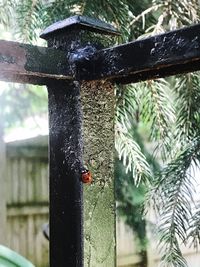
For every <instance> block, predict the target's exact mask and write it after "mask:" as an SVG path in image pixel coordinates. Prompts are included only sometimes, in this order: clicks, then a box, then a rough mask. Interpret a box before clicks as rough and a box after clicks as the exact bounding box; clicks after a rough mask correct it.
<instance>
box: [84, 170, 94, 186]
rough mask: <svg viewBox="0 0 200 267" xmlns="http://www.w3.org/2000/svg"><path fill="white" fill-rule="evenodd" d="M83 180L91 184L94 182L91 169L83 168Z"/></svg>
mask: <svg viewBox="0 0 200 267" xmlns="http://www.w3.org/2000/svg"><path fill="white" fill-rule="evenodd" d="M81 181H82V182H83V183H85V184H90V183H91V182H92V175H91V172H90V171H89V170H86V169H84V170H82V172H81Z"/></svg>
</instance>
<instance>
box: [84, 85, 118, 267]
mask: <svg viewBox="0 0 200 267" xmlns="http://www.w3.org/2000/svg"><path fill="white" fill-rule="evenodd" d="M81 99H82V105H83V133H84V138H83V139H84V157H83V158H84V162H85V166H86V167H87V168H88V169H89V170H90V171H91V172H92V176H93V183H92V184H91V185H90V186H88V185H85V186H84V244H85V251H84V267H115V266H116V262H115V257H116V255H115V254H116V251H115V245H116V244H115V196H114V165H113V160H114V99H115V97H114V86H113V85H112V84H110V83H108V82H105V81H99V82H90V83H89V82H88V83H83V84H82V86H81Z"/></svg>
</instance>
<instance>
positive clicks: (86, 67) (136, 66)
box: [77, 24, 200, 83]
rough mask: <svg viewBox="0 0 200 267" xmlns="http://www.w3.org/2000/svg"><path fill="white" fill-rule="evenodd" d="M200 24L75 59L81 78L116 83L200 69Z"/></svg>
mask: <svg viewBox="0 0 200 267" xmlns="http://www.w3.org/2000/svg"><path fill="white" fill-rule="evenodd" d="M199 33H200V24H198V25H194V26H191V27H187V28H182V29H180V30H176V31H171V32H168V33H165V34H161V35H157V36H153V37H149V38H146V39H142V40H137V41H134V42H130V43H127V44H124V45H120V46H116V47H112V48H108V49H104V50H101V51H98V52H96V53H95V54H94V55H93V57H92V59H91V60H90V61H88V60H85V61H83V60H82V61H81V62H77V65H78V68H79V73H80V74H81V76H80V78H81V79H86V80H90V79H94V80H96V79H103V78H107V79H109V80H113V81H115V82H117V83H131V82H138V81H141V80H148V79H154V78H159V77H165V76H170V75H175V74H180V73H184V72H192V71H196V70H200V34H199Z"/></svg>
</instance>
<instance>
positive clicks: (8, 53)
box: [0, 40, 72, 84]
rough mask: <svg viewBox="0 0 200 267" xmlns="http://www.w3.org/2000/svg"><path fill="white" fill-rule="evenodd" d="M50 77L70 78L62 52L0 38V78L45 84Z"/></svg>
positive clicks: (9, 80)
mask: <svg viewBox="0 0 200 267" xmlns="http://www.w3.org/2000/svg"><path fill="white" fill-rule="evenodd" d="M66 73H68V74H66ZM52 79H58V80H60V79H65V80H66V79H72V75H70V71H69V68H68V64H67V59H66V55H65V53H64V52H62V51H60V50H56V49H52V48H46V47H39V46H33V45H28V44H21V43H17V42H8V41H1V40H0V80H3V81H8V82H20V83H30V84H47V83H48V82H49V81H51V80H52Z"/></svg>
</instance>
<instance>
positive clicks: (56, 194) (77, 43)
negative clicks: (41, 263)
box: [43, 25, 115, 267]
mask: <svg viewBox="0 0 200 267" xmlns="http://www.w3.org/2000/svg"><path fill="white" fill-rule="evenodd" d="M64 28H65V31H66V32H64V31H61V30H60V28H59V29H58V31H55V29H54V28H53V33H51V34H50V35H49V34H47V36H49V38H47V39H48V46H49V47H53V48H56V49H60V50H62V51H65V53H66V57H67V60H68V61H69V62H70V71H71V73H73V76H74V77H75V80H76V81H74V82H73V83H71V84H70V87H69V86H66V90H67V91H68V93H67V92H66V91H65V89H64V88H63V90H60V86H61V87H63V86H62V85H60V83H58V82H55V84H54V86H53V88H54V89H53V91H52V85H51V84H49V85H48V91H49V99H50V102H49V103H50V105H49V111H50V210H51V211H52V212H51V213H50V266H52V267H55V266H56V267H57V266H58V267H63V266H64V265H66V266H68V265H69V266H74V267H75V266H77V267H82V266H83V263H82V261H81V257H82V259H83V246H82V244H83V236H82V228H81V227H82V223H81V222H82V210H79V216H78V210H76V212H77V214H76V218H77V220H76V221H75V217H73V214H74V212H73V207H72V208H71V209H72V211H70V210H68V212H67V208H66V207H68V209H69V207H70V205H71V203H74V202H79V203H81V204H82V195H81V191H80V184H79V183H81V179H80V180H79V183H78V182H73V183H72V182H69V181H68V180H72V181H77V178H78V174H79V175H80V176H79V177H80V178H81V174H82V172H81V168H84V164H82V165H81V164H80V162H82V161H81V159H82V152H81V149H79V148H77V147H76V145H77V144H78V143H79V142H80V141H81V136H80V134H79V135H77V131H78V130H80V131H81V121H80V120H81V119H82V117H81V114H80V113H74V111H73V110H77V109H79V103H78V102H77V103H76V105H75V102H74V105H73V109H71V108H70V106H71V104H70V99H73V98H74V92H77V88H78V87H79V85H80V82H79V75H80V73H79V69H78V68H77V64H76V62H77V59H78V61H79V62H81V60H82V58H83V59H86V60H89V59H90V55H91V54H93V53H95V51H96V50H97V49H100V48H102V47H103V45H102V44H101V41H100V40H101V39H102V38H101V37H100V35H95V34H94V33H91V32H86V31H84V30H83V29H82V25H80V29H79V27H78V25H76V29H74V28H73V29H71V26H70V29H71V30H70V31H69V30H68V29H66V27H64ZM90 31H93V27H92V28H91V29H90ZM105 31H106V29H103V30H102V33H104V32H105ZM43 38H45V39H46V36H43ZM61 84H62V83H61ZM73 87H74V88H73ZM49 89H51V90H49ZM96 90H97V91H98V90H99V93H97V92H96ZM81 91H83V95H82V101H83V104H84V108H83V113H85V114H83V116H84V118H88V119H87V120H88V121H87V123H85V124H84V129H85V130H84V131H85V138H86V144H85V151H86V152H87V153H88V155H93V160H92V161H89V162H87V160H86V161H85V164H86V166H85V167H86V169H89V171H91V173H92V175H93V170H94V175H95V178H94V179H95V180H94V183H92V184H91V185H87V186H88V188H91V189H88V190H89V192H88V193H86V195H85V201H86V202H87V203H86V209H85V222H84V228H86V229H87V230H86V232H85V239H84V241H85V242H84V245H85V250H84V258H85V264H87V266H88V267H92V266H95V267H100V266H102V267H103V266H109V267H114V266H115V205H114V203H115V202H114V186H113V184H114V182H113V174H114V170H113V166H112V163H113V147H114V129H113V120H114V112H113V108H114V103H113V101H114V89H113V86H112V85H111V84H106V83H105V84H104V83H102V82H100V83H99V82H94V83H91V84H87V83H85V84H84V85H83V86H82V88H81ZM84 92H85V95H84ZM88 92H89V94H88ZM106 92H107V93H106ZM77 93H78V92H77ZM84 96H85V97H84ZM77 97H78V94H77ZM55 102H56V105H57V106H56V108H53V107H52V103H55ZM59 102H61V103H62V104H59ZM64 103H65V105H64ZM88 109H89V110H88ZM53 113H54V114H53ZM94 114H96V116H95V117H93V115H94ZM71 116H73V119H74V121H79V125H78V124H74V123H72V122H70V120H69V119H68V117H69V118H70V117H71ZM88 116H89V117H88ZM51 117H52V118H53V117H54V120H51ZM55 120H56V121H57V124H58V126H59V125H60V124H61V125H62V126H63V130H62V134H57V131H60V133H61V130H59V129H60V127H59V129H58V130H56V127H57V126H56V125H54V124H55V123H54V121H55ZM98 120H99V121H98ZM99 123H102V125H103V124H104V125H105V131H101V130H100V129H101V128H102V126H101V127H99ZM64 125H68V127H64ZM98 127H99V128H98ZM65 128H66V129H65ZM70 132H71V134H70ZM72 133H73V134H72ZM89 133H91V134H92V133H94V134H93V135H90V134H89ZM65 135H66V138H65V137H64V136H65ZM70 136H76V138H71V139H69V138H70ZM87 138H89V139H87ZM102 138H105V139H106V140H105V142H104V144H106V146H104V145H103V144H102V145H101V142H102ZM87 140H90V145H89V143H88V142H87ZM92 144H93V145H92ZM66 146H67V147H68V150H67V151H66V153H65V154H62V151H63V150H64V151H65V147H66ZM69 147H70V149H69ZM76 151H78V152H77V153H76ZM89 153H90V154H89ZM71 154H72V157H71ZM73 154H74V155H73ZM86 158H87V156H86ZM71 159H72V161H71ZM83 159H84V157H83ZM63 161H64V163H65V164H64V165H65V166H66V167H65V166H63V167H62V166H61V165H60V164H61V163H62V162H63ZM60 162H61V163H60ZM76 162H77V163H78V166H75V167H73V168H70V166H71V165H72V164H74V163H76ZM92 162H93V163H92ZM82 163H83V162H82ZM56 165H58V167H56ZM87 165H88V166H87ZM95 166H96V167H95ZM103 166H104V169H103ZM88 167H91V168H88ZM63 168H64V170H65V171H63V170H62V169H63ZM71 169H73V170H74V171H71ZM57 174H59V176H58V175H57ZM58 181H59V184H58ZM76 191H77V192H80V194H78V193H77V194H76ZM77 196H78V197H79V199H78V198H77ZM64 203H65V206H64ZM88 206H90V209H88ZM62 210H65V211H66V212H65V213H64V214H61V213H62ZM91 210H92V211H91ZM71 217H72V218H74V220H73V226H70V219H69V218H71ZM87 218H89V219H87ZM93 219H94V221H93ZM100 220H101V222H100ZM102 226H103V227H102ZM65 227H68V228H69V229H70V231H71V233H70V234H69V232H67V230H64V229H63V228H65ZM93 230H94V232H93ZM102 231H103V232H102ZM62 232H63V235H61V233H62ZM78 232H79V239H78V238H77V235H76V234H77V233H78ZM67 233H68V234H67ZM108 235H110V237H109V238H108ZM88 238H89V239H88ZM88 240H90V241H89V243H88ZM58 242H60V244H61V245H60V246H59V249H58V248H57V246H58V245H57V244H58ZM70 243H71V244H73V247H74V248H76V249H75V250H74V251H72V249H71V247H70ZM56 262H57V264H56ZM105 264H106V265H105ZM84 266H85V265H84Z"/></svg>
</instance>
